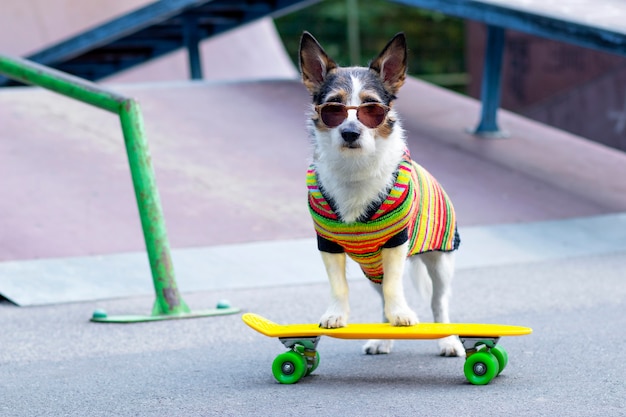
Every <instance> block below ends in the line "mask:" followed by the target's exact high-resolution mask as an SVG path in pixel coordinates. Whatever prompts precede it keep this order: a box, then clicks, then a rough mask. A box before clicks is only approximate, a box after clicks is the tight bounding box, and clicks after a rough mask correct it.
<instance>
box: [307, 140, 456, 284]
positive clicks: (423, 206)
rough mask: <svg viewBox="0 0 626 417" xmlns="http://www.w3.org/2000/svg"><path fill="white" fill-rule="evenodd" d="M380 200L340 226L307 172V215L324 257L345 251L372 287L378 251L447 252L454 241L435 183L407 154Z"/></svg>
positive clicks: (377, 276) (452, 222) (447, 208)
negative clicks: (401, 248)
mask: <svg viewBox="0 0 626 417" xmlns="http://www.w3.org/2000/svg"><path fill="white" fill-rule="evenodd" d="M395 177H396V180H395V183H394V184H393V186H392V187H391V189H390V190H389V192H388V194H387V196H386V198H385V199H384V201H382V202H381V203H380V204H379V205H378V206H377V207H373V208H372V210H370V211H369V212H368V213H366V214H365V215H364V216H363V218H362V219H358V220H357V221H355V222H353V223H344V222H343V221H342V220H341V218H340V217H339V216H338V215H337V214H336V210H335V209H333V206H334V204H333V201H332V199H330V198H329V197H327V196H325V195H324V190H323V188H322V187H321V186H320V184H319V183H318V182H317V174H316V172H315V165H314V164H313V165H311V166H310V167H309V170H308V171H307V178H306V182H307V187H308V190H309V210H310V212H311V215H312V217H313V223H314V226H315V231H316V232H317V236H318V247H319V249H320V250H322V251H325V252H334V253H342V252H346V253H347V254H348V256H350V257H351V258H352V259H353V260H354V261H356V262H357V263H358V264H359V265H360V266H361V269H362V270H363V273H364V274H365V275H366V276H367V277H368V278H369V279H370V280H371V281H373V282H376V283H381V282H382V280H383V266H382V255H381V254H382V249H383V248H385V247H394V246H399V245H401V244H403V243H404V242H406V241H407V240H408V242H409V256H410V255H415V254H418V253H423V252H428V251H433V250H438V251H453V250H456V249H457V248H458V246H459V243H460V239H459V235H458V232H457V228H456V218H455V214H454V208H453V207H452V203H451V202H450V200H449V198H448V196H447V195H446V193H445V191H444V190H443V188H441V186H440V185H439V183H438V182H437V181H436V180H435V178H433V176H432V175H430V174H429V173H428V171H426V170H425V169H424V168H422V167H421V166H420V165H418V164H417V163H415V162H414V161H412V160H411V158H410V156H409V153H408V150H407V151H406V152H405V155H404V158H403V159H402V161H401V162H400V164H399V165H398V169H397V170H396V173H395Z"/></svg>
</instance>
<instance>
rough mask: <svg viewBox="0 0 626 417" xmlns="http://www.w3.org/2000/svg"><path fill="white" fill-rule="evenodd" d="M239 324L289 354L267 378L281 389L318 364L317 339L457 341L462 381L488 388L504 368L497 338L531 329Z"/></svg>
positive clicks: (253, 318) (255, 320) (247, 317)
mask: <svg viewBox="0 0 626 417" xmlns="http://www.w3.org/2000/svg"><path fill="white" fill-rule="evenodd" d="M242 319H243V321H244V322H245V323H246V324H247V325H248V326H250V327H251V328H253V329H254V330H256V331H257V332H259V333H261V334H263V335H265V336H269V337H277V338H279V340H280V341H281V342H282V343H283V344H284V345H285V347H287V348H288V349H289V350H288V351H287V352H285V353H282V354H280V355H278V356H277V357H276V359H274V362H273V364H272V373H273V375H274V378H276V380H277V381H278V382H280V383H282V384H293V383H295V382H298V381H299V380H300V379H301V378H302V377H304V376H307V375H310V374H311V373H312V372H313V371H314V370H315V369H316V368H317V366H318V365H319V360H320V356H319V353H318V352H317V344H318V342H319V340H320V338H321V337H322V336H329V337H334V338H338V339H440V338H442V337H447V336H459V338H460V340H461V342H462V343H463V347H464V348H465V354H466V360H465V365H464V367H463V370H464V373H465V377H466V378H467V380H468V381H469V382H470V383H472V384H474V385H485V384H488V383H489V382H490V381H491V380H492V379H493V378H495V377H496V376H498V375H499V374H500V373H501V372H502V371H503V370H504V368H505V366H506V365H507V364H508V361H509V359H508V354H507V353H506V351H505V350H504V348H502V346H500V345H499V344H498V341H499V340H500V337H502V336H523V335H527V334H530V333H532V329H531V328H529V327H522V326H509V325H503V324H475V323H419V324H416V325H415V326H406V327H397V326H391V325H390V324H388V323H354V324H349V325H347V326H346V327H340V328H337V329H325V328H322V327H319V325H317V324H287V325H281V324H278V323H274V322H273V321H271V320H268V319H266V318H265V317H261V316H259V315H258V314H252V313H246V314H244V315H243V316H242Z"/></svg>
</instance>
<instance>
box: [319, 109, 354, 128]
mask: <svg viewBox="0 0 626 417" xmlns="http://www.w3.org/2000/svg"><path fill="white" fill-rule="evenodd" d="M320 117H321V118H322V122H324V124H325V125H326V126H328V127H337V126H339V125H340V124H341V123H343V121H344V120H346V117H348V111H347V110H346V107H345V106H344V105H343V104H340V103H327V104H324V105H323V106H322V107H321V108H320Z"/></svg>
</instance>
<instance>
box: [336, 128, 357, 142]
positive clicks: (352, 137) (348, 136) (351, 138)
mask: <svg viewBox="0 0 626 417" xmlns="http://www.w3.org/2000/svg"><path fill="white" fill-rule="evenodd" d="M359 136H361V132H359V131H358V130H356V129H346V130H344V131H343V132H341V137H342V138H343V140H345V141H346V142H347V143H353V142H356V141H357V139H359Z"/></svg>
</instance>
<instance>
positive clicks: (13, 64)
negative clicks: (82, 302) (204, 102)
mask: <svg viewBox="0 0 626 417" xmlns="http://www.w3.org/2000/svg"><path fill="white" fill-rule="evenodd" d="M0 74H3V75H6V76H7V77H9V78H12V79H15V80H17V81H20V82H23V83H26V84H32V85H38V86H40V87H43V88H46V89H48V90H52V91H55V92H57V93H59V94H62V95H64V96H67V97H71V98H74V99H76V100H79V101H82V102H84V103H88V104H91V105H93V106H96V107H98V108H101V109H103V110H108V111H110V112H113V113H116V114H118V115H119V117H120V122H121V124H122V132H123V134H124V142H125V145H126V153H127V155H128V163H129V166H130V172H131V176H132V180H133V186H134V189H135V197H136V199H137V207H138V209H139V216H140V218H141V226H142V229H143V235H144V240H145V244H146V249H147V252H148V258H149V261H150V269H151V271H152V279H153V282H154V289H155V292H156V301H155V303H154V308H153V311H152V314H151V315H149V316H142V315H137V316H108V315H107V314H106V313H105V312H104V311H101V310H97V311H96V312H94V314H93V317H92V321H98V322H137V321H152V320H164V319H172V318H188V317H205V316H213V315H222V314H232V313H236V312H238V311H239V309H237V308H232V307H230V306H228V304H227V303H225V302H221V303H218V308H216V309H212V310H203V311H199V312H195V313H192V312H191V310H190V309H189V307H188V306H187V304H186V303H185V301H184V300H183V298H182V297H181V295H180V292H179V291H178V286H177V284H176V279H175V274H174V266H173V263H172V257H171V253H170V247H169V243H168V239H167V231H166V228H165V221H164V217H163V210H162V208H161V202H160V198H159V193H158V190H157V186H156V182H155V178H154V170H153V168H152V162H151V158H150V151H149V148H148V141H147V139H146V135H145V132H144V126H143V117H142V115H141V110H140V108H139V104H138V103H137V102H136V101H135V100H134V99H132V98H127V97H124V96H121V95H119V94H117V93H114V92H111V91H107V90H106V89H104V88H102V87H101V86H99V85H97V84H94V83H92V82H90V81H86V80H83V79H81V78H78V77H75V76H72V75H69V74H66V73H63V72H60V71H57V70H54V69H52V68H48V67H45V66H42V65H39V64H37V63H34V62H32V61H28V60H25V59H22V58H16V57H9V56H6V55H2V54H0Z"/></svg>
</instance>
